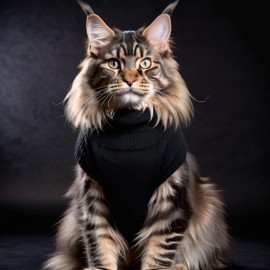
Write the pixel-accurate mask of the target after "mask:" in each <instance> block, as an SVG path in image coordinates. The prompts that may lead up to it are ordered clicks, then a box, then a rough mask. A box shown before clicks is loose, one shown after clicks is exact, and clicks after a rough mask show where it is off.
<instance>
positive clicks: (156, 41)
mask: <svg viewBox="0 0 270 270" xmlns="http://www.w3.org/2000/svg"><path fill="white" fill-rule="evenodd" d="M171 28H172V27H171V18H170V16H169V15H168V14H161V15H159V16H158V17H157V18H156V19H155V20H154V21H153V22H152V23H151V24H150V25H149V26H148V27H147V28H146V29H145V30H144V31H143V36H144V37H145V38H146V39H147V41H148V42H149V43H150V44H152V45H153V46H154V47H155V48H156V49H157V50H159V51H160V52H164V51H169V50H170V46H169V41H170V34H171Z"/></svg>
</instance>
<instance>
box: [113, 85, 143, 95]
mask: <svg viewBox="0 0 270 270" xmlns="http://www.w3.org/2000/svg"><path fill="white" fill-rule="evenodd" d="M116 95H117V96H124V95H136V96H139V97H144V96H145V95H146V92H145V91H142V90H140V89H137V88H134V87H128V88H125V89H121V90H118V91H117V92H116Z"/></svg>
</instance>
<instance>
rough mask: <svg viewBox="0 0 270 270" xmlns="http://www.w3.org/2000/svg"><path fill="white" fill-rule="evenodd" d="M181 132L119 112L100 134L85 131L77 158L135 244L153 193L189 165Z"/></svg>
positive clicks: (142, 116)
mask: <svg viewBox="0 0 270 270" xmlns="http://www.w3.org/2000/svg"><path fill="white" fill-rule="evenodd" d="M186 153H187V146H186V143H185V140H184V137H183V134H182V131H181V128H180V127H179V128H177V129H176V128H175V127H174V126H171V127H169V128H167V129H166V130H165V129H164V127H163V126H162V125H158V126H155V119H152V120H151V117H150V112H149V111H148V110H145V111H144V112H141V111H136V110H124V109H121V110H119V111H117V112H116V113H115V115H114V116H113V118H112V119H111V118H108V119H107V122H106V125H105V127H104V129H103V130H102V131H100V130H99V131H93V132H91V131H90V130H81V132H80V134H79V137H78V140H77V143H76V150H75V156H76V160H77V162H78V163H79V165H80V166H81V168H82V169H83V170H84V171H85V172H86V173H87V174H88V175H89V176H90V177H91V178H93V179H94V180H96V181H98V182H99V183H100V184H101V186H102V188H103V190H104V193H105V196H106V198H107V200H108V203H109V205H110V207H111V212H112V214H113V217H114V219H115V221H116V225H117V227H118V229H119V231H120V232H121V233H122V235H123V236H124V237H125V239H126V240H127V241H128V242H129V243H131V241H132V239H134V236H135V234H136V233H137V232H138V231H139V230H140V228H141V227H142V225H143V222H144V220H145V217H146V214H147V205H148V202H149V200H150V198H151V195H152V194H153V192H154V190H155V189H156V188H157V187H158V186H159V185H160V184H162V183H163V182H164V181H165V180H166V179H167V178H168V177H169V176H170V175H171V174H172V173H173V172H174V171H175V170H176V169H177V168H179V167H180V166H181V165H182V163H183V162H184V161H185V158H186Z"/></svg>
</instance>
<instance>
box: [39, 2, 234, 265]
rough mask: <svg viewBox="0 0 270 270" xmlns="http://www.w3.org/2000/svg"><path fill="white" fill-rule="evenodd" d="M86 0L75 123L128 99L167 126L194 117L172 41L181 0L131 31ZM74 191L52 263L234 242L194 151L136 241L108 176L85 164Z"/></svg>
mask: <svg viewBox="0 0 270 270" xmlns="http://www.w3.org/2000/svg"><path fill="white" fill-rule="evenodd" d="M79 2H80V5H81V6H82V8H83V10H84V11H85V13H86V15H87V24H86V27H87V34H88V46H87V53H86V57H85V59H84V60H83V61H82V63H81V64H80V71H79V73H78V75H77V76H76V78H75V80H74V82H73V84H72V87H71V89H70V91H69V93H68V94H67V96H66V102H67V103H66V115H67V118H68V119H69V120H70V122H71V123H72V124H73V125H74V127H75V128H89V129H92V130H94V129H97V130H98V129H102V127H103V124H104V121H105V118H106V117H108V116H109V117H113V114H114V112H115V111H116V110H117V109H118V108H122V107H124V108H130V109H138V110H144V109H146V108H149V109H150V111H151V112H152V115H153V114H154V112H155V114H156V115H157V124H158V123H162V124H163V126H164V128H167V127H168V126H170V125H175V126H178V125H180V124H187V123H188V122H189V121H190V118H191V117H192V112H193V108H192V103H191V96H190V93H189V91H188V89H187V87H186V85H185V83H184V80H183V79H182V77H181V75H180V74H179V71H178V69H179V66H178V64H177V62H176V61H175V59H174V58H173V55H172V51H171V47H170V32H171V21H170V14H171V13H172V11H173V9H174V8H175V6H176V4H177V1H175V2H173V3H172V4H170V5H169V6H168V7H167V8H166V9H165V10H164V11H163V13H162V14H161V15H159V16H158V17H157V18H156V19H155V20H154V21H153V22H152V24H150V25H149V26H148V27H146V28H141V29H139V30H137V31H124V32H122V31H120V30H118V29H115V28H114V29H111V28H109V27H108V26H107V25H106V24H105V22H104V21H103V20H102V19H101V18H100V17H99V16H97V15H96V14H94V12H93V10H92V8H91V7H90V6H88V5H87V4H86V3H83V2H81V1H79ZM118 196H121V194H118ZM138 196H139V195H138ZM67 197H68V198H69V199H70V205H69V207H68V209H67V211H66V212H65V214H64V217H63V219H62V221H61V223H60V225H59V229H58V234H57V243H56V252H55V253H54V254H52V256H51V258H49V259H48V261H47V262H45V264H44V265H43V269H44V270H45V269H46V270H83V269H84V270H90V269H91V270H95V269H106V270H118V269H124V268H126V267H129V268H130V267H135V268H137V269H138V268H140V269H141V270H151V269H168V270H169V269H170V270H172V269H173V270H199V269H201V270H213V269H222V268H224V266H225V263H226V256H227V254H228V251H229V249H230V247H229V246H230V245H229V235H228V230H227V225H226V222H225V214H224V206H223V203H222V199H221V196H220V193H219V191H218V189H217V187H216V186H215V184H214V183H212V182H211V181H210V180H209V179H207V178H203V177H201V176H200V174H199V170H198V166H197V165H196V161H195V158H194V157H193V156H192V155H191V154H189V153H188V155H187V158H186V161H185V163H184V164H183V165H182V166H181V167H180V168H179V169H178V170H176V171H175V172H174V173H173V174H172V175H171V176H170V177H169V178H168V179H167V180H166V181H165V182H164V183H163V184H161V185H160V186H159V187H158V188H157V189H156V190H155V191H154V193H153V194H152V197H151V198H150V200H149V204H148V214H147V218H146V220H145V222H144V224H143V226H142V228H141V230H140V231H139V232H138V234H137V235H136V237H135V243H136V244H135V245H134V246H133V247H129V246H128V244H127V242H126V240H125V239H124V238H123V236H122V235H121V234H120V232H119V231H118V229H117V226H116V224H115V223H114V219H113V216H112V215H111V213H110V211H109V207H108V205H107V201H106V198H105V196H104V193H103V190H102V186H100V184H98V183H97V182H96V181H95V179H91V178H90V177H89V176H88V175H87V174H86V173H85V172H84V171H83V170H82V169H81V168H80V167H79V166H77V167H76V179H75V181H74V183H73V185H72V186H71V188H70V190H69V192H68V193H67ZM138 199H139V197H138ZM131 211H132V209H131Z"/></svg>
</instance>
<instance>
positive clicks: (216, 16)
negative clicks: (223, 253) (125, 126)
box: [0, 0, 270, 237]
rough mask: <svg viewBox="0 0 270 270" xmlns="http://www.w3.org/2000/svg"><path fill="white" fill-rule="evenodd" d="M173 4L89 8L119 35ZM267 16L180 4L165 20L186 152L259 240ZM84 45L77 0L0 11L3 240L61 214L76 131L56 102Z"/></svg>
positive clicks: (16, 4)
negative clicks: (185, 116)
mask: <svg viewBox="0 0 270 270" xmlns="http://www.w3.org/2000/svg"><path fill="white" fill-rule="evenodd" d="M169 2H170V1H169V0H161V1H154V0H137V1H127V0H125V1H124V0H110V1H109V0H92V1H90V0H89V1H88V3H89V4H90V5H91V6H92V7H93V9H94V11H95V12H96V13H97V14H98V15H100V16H101V17H102V18H103V19H104V21H105V22H106V23H107V24H108V25H110V26H116V27H118V28H120V29H122V30H124V29H125V30H130V29H137V28H139V27H141V26H143V25H146V24H147V23H150V22H151V21H152V20H153V19H154V18H155V17H156V16H157V15H158V14H160V13H161V12H162V10H163V9H164V8H165V7H166V6H167V5H168V3H169ZM268 18H269V16H268V14H267V8H266V4H262V2H261V1H251V0H247V1H231V0H226V1H223V0H221V1H214V0H205V1H200V0H181V1H180V3H179V5H178V6H177V8H176V10H175V12H174V14H173V16H172V23H173V26H172V27H173V28H172V37H173V41H174V46H173V51H174V53H175V55H176V58H177V60H178V61H179V63H180V72H181V74H182V76H183V78H184V80H185V81H186V83H187V86H188V88H189V90H190V92H191V94H192V96H193V97H194V99H193V102H194V106H195V117H194V119H193V120H192V122H191V124H190V125H189V126H188V127H186V128H185V129H184V134H185V137H186V140H187V143H188V146H189V150H190V152H191V153H193V154H194V155H195V156H196V157H197V159H198V162H199V164H200V167H201V172H202V174H203V175H204V176H208V177H210V178H212V179H213V181H214V182H216V183H217V184H218V186H219V187H220V189H221V191H222V195H223V196H224V201H225V205H226V211H227V216H228V220H229V222H230V226H231V228H232V230H233V232H234V233H249V232H253V233H254V228H258V226H260V230H257V232H256V234H255V236H258V237H259V236H260V233H262V234H263V233H264V234H265V233H266V232H267V227H268V228H269V223H268V224H267V222H266V221H265V217H266V216H269V214H270V209H269V207H268V205H269V195H270V192H269V190H270V181H269V165H270V163H269V156H270V155H269V136H268V135H269V132H268V130H269V129H268V127H267V126H268V123H269V119H268V118H269V114H268V112H269V109H268V108H269V104H268V103H269V99H268V92H269V67H268V66H269V60H270V57H269V47H270V44H269V37H270V33H269V28H268V25H269V19H268ZM85 42H86V31H85V14H84V13H83V12H82V10H81V9H80V7H79V5H78V3H77V2H76V1H75V0H68V1H64V0H54V1H53V0H40V1H33V0H23V1H21V0H13V1H8V0H2V1H1V3H0V166H1V169H0V208H1V216H3V215H4V218H1V226H2V225H3V226H2V228H3V229H4V231H17V230H45V231H46V230H50V229H51V228H52V227H53V225H54V224H55V222H56V221H57V220H58V219H59V218H60V216H61V214H62V212H63V210H64V209H65V206H66V203H67V201H66V200H65V199H64V198H63V195H64V193H65V192H66V191H67V189H68V187H69V186H70V185H71V183H72V181H73V178H74V171H73V170H74V166H75V158H74V147H75V141H76V137H77V131H76V130H73V129H72V127H71V126H70V124H69V123H68V122H67V121H66V119H65V116H64V104H63V100H64V98H65V95H66V93H67V92H68V90H69V88H70V86H71V83H72V81H73V79H74V77H75V75H76V74H77V72H78V68H77V67H78V64H79V62H80V61H81V60H82V59H83V57H84V53H85ZM18 218H19V220H20V221H19V223H18V221H17V220H18ZM18 224H20V225H19V226H18ZM267 235H268V236H269V233H268V234H267Z"/></svg>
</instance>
